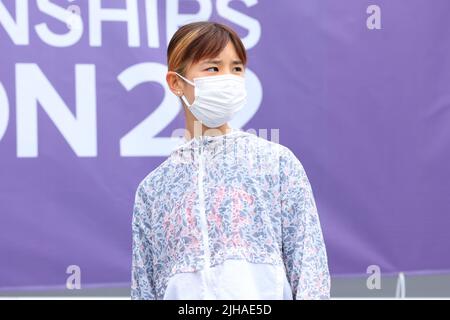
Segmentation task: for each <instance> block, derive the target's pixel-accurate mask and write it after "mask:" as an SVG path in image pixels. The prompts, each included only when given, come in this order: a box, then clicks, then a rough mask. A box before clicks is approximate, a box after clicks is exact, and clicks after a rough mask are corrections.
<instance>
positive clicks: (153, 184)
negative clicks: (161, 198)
mask: <svg viewBox="0 0 450 320" xmlns="http://www.w3.org/2000/svg"><path fill="white" fill-rule="evenodd" d="M169 167H170V157H169V158H167V159H165V160H164V161H163V162H162V163H161V164H159V165H158V166H157V167H156V168H155V169H153V170H152V171H150V172H149V173H148V174H147V175H146V176H145V177H144V178H142V179H141V181H139V184H138V186H137V189H136V193H141V194H143V195H145V196H146V197H149V196H151V195H152V194H154V193H155V192H157V191H158V190H157V189H158V186H161V185H162V183H161V182H162V181H163V178H164V175H165V174H166V172H167V171H168V170H169Z"/></svg>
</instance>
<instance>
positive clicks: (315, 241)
mask: <svg viewBox="0 0 450 320" xmlns="http://www.w3.org/2000/svg"><path fill="white" fill-rule="evenodd" d="M132 235H133V252H132V284H131V298H132V299H327V298H329V295H330V276H329V271H328V264H327V255H326V249H325V245H324V239H323V235H322V230H321V226H320V221H319V216H318V213H317V208H316V204H315V200H314V197H313V192H312V188H311V185H310V183H309V181H308V178H307V175H306V172H305V170H304V168H303V166H302V164H301V162H300V161H299V160H298V159H297V157H296V156H295V155H294V154H293V153H292V151H291V150H290V149H288V148H287V147H285V146H282V145H281V144H278V143H275V142H271V141H268V140H266V139H264V138H261V137H257V136H256V135H254V134H251V133H247V132H243V131H241V130H238V129H234V130H233V131H231V132H230V133H226V134H224V135H220V136H200V137H195V138H193V139H191V140H189V141H187V142H185V143H184V144H182V145H181V146H179V147H178V148H176V149H175V150H174V151H173V152H172V153H171V155H170V156H169V157H168V158H167V159H166V160H165V161H164V162H163V163H162V164H161V165H159V166H158V167H157V168H156V169H155V170H153V171H152V172H150V173H149V174H148V175H147V176H146V177H145V178H144V179H143V180H142V181H141V182H140V184H139V186H138V188H137V191H136V194H135V203H134V209H133V219H132Z"/></svg>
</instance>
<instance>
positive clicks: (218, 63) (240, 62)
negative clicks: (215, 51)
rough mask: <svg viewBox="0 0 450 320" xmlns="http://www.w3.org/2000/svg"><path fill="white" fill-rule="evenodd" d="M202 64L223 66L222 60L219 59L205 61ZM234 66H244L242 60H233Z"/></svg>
mask: <svg viewBox="0 0 450 320" xmlns="http://www.w3.org/2000/svg"><path fill="white" fill-rule="evenodd" d="M202 64H217V65H221V64H223V61H222V60H219V59H213V60H206V61H204V62H203V63H202ZM232 64H233V65H239V64H242V65H243V64H244V63H243V62H242V61H241V60H233V62H232Z"/></svg>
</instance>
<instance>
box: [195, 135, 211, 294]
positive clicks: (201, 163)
mask: <svg viewBox="0 0 450 320" xmlns="http://www.w3.org/2000/svg"><path fill="white" fill-rule="evenodd" d="M204 170H205V169H204V161H203V138H202V137H200V147H199V172H198V195H199V205H200V225H201V229H202V238H203V247H204V258H205V266H204V274H205V278H206V279H205V299H209V298H211V297H209V296H208V294H207V292H209V290H210V289H212V287H211V274H210V271H211V270H210V266H211V263H210V253H211V251H210V248H209V234H208V221H207V219H206V209H205V193H204V187H203V178H204Z"/></svg>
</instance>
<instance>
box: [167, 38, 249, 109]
mask: <svg viewBox="0 0 450 320" xmlns="http://www.w3.org/2000/svg"><path fill="white" fill-rule="evenodd" d="M169 73H170V72H169ZM223 74H234V75H238V76H242V77H244V76H245V67H244V65H243V63H242V61H241V60H240V59H239V57H238V54H237V52H236V49H235V48H234V45H233V44H232V42H231V41H230V42H228V44H227V46H226V47H225V48H224V49H223V50H222V52H221V53H220V54H219V55H218V56H217V57H215V58H212V59H203V60H200V61H199V62H197V63H195V64H191V65H188V67H187V69H186V74H185V75H184V77H186V78H187V79H189V80H191V81H193V79H194V78H199V77H207V76H216V75H223ZM174 76H175V77H176V79H173V80H174V81H176V82H177V83H172V85H171V84H170V83H169V86H170V87H171V89H173V90H172V91H174V93H175V94H176V95H177V96H181V95H183V94H184V95H185V96H186V98H187V99H188V101H189V103H192V102H193V101H194V87H193V86H192V85H190V84H188V83H186V81H183V80H182V79H181V78H180V77H178V76H176V75H174ZM179 92H180V94H179Z"/></svg>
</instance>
